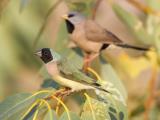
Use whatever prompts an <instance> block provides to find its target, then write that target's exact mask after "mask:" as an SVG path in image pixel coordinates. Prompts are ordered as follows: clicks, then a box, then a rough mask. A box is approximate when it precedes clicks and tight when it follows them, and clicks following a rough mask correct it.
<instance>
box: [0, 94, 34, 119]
mask: <svg viewBox="0 0 160 120" xmlns="http://www.w3.org/2000/svg"><path fill="white" fill-rule="evenodd" d="M30 95H31V94H29V93H21V94H17V95H13V96H10V97H8V98H7V99H6V100H4V101H3V102H1V103H0V119H1V120H5V119H7V118H9V117H10V116H11V115H13V114H15V113H16V112H17V111H19V110H22V109H23V108H25V107H27V106H28V105H30V104H31V103H32V102H33V101H34V99H31V100H27V101H24V99H27V98H28V97H29V96H30Z"/></svg>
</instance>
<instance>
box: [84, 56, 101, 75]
mask: <svg viewBox="0 0 160 120" xmlns="http://www.w3.org/2000/svg"><path fill="white" fill-rule="evenodd" d="M98 55H99V54H98V53H96V54H87V55H85V57H84V64H83V71H84V72H86V71H87V68H88V67H89V66H90V65H91V62H92V61H93V60H94V59H95V58H96V57H97V56H98Z"/></svg>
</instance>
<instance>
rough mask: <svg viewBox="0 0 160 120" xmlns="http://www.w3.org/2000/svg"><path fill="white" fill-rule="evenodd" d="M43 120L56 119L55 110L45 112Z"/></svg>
mask: <svg viewBox="0 0 160 120" xmlns="http://www.w3.org/2000/svg"><path fill="white" fill-rule="evenodd" d="M51 113H52V117H53V118H51V116H50V114H51ZM44 120H58V117H57V115H56V112H55V111H54V110H52V111H48V112H47V113H46V115H45V116H44Z"/></svg>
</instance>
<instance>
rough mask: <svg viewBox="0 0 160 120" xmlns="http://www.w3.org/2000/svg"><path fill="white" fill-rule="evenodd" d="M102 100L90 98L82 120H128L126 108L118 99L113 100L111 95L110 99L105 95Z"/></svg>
mask: <svg viewBox="0 0 160 120" xmlns="http://www.w3.org/2000/svg"><path fill="white" fill-rule="evenodd" d="M100 94H101V93H100V92H99V95H100ZM105 94H106V93H105ZM101 98H102V99H99V98H97V99H95V98H91V97H90V98H89V100H90V103H89V102H88V100H86V102H85V104H84V107H83V112H82V115H81V118H82V120H88V119H89V120H90V119H92V120H93V119H95V120H105V119H107V120H127V118H128V115H127V108H126V106H124V105H123V104H122V103H121V102H119V101H117V100H116V99H114V98H111V95H110V97H109V95H104V94H103V96H101Z"/></svg>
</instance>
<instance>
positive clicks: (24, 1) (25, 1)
mask: <svg viewBox="0 0 160 120" xmlns="http://www.w3.org/2000/svg"><path fill="white" fill-rule="evenodd" d="M29 1H30V0H20V12H21V11H22V10H23V8H24V7H25V6H26V5H28V3H29Z"/></svg>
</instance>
